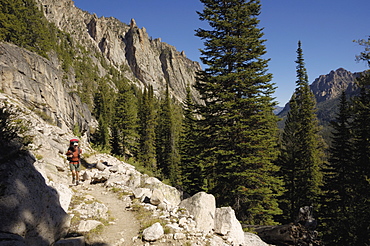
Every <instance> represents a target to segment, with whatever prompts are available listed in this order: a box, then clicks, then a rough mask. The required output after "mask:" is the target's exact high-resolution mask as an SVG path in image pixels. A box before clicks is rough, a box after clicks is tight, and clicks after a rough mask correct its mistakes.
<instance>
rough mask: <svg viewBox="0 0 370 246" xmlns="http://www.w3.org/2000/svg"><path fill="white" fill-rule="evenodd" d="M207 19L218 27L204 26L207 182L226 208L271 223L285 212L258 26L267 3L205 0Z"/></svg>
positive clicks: (201, 84)
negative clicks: (280, 199)
mask: <svg viewBox="0 0 370 246" xmlns="http://www.w3.org/2000/svg"><path fill="white" fill-rule="evenodd" d="M201 2H202V3H203V4H204V10H203V12H202V13H198V14H199V16H200V20H202V21H207V22H208V24H209V26H210V27H212V30H205V29H198V30H197V32H196V35H197V36H198V37H200V38H202V39H204V40H205V42H204V44H205V49H203V50H201V53H202V57H201V60H202V62H203V63H204V64H205V65H206V67H207V68H206V69H205V70H204V71H202V72H200V73H199V75H198V78H197V82H196V85H195V86H196V88H197V90H198V91H199V92H200V95H201V98H202V99H203V100H204V102H205V105H204V106H202V105H200V106H199V113H200V115H201V117H202V119H201V122H203V126H202V128H203V129H204V132H203V133H202V136H203V137H204V141H203V146H202V149H203V153H204V154H203V161H204V163H207V164H208V166H207V167H206V168H207V182H208V184H207V185H208V187H209V188H210V189H211V192H212V193H213V194H214V195H215V196H216V199H217V202H218V204H219V205H220V206H227V205H229V206H232V207H233V209H234V210H235V211H236V214H237V217H238V218H239V219H240V220H243V221H245V222H246V223H254V224H263V223H272V218H273V216H274V215H275V214H278V213H280V210H279V208H278V204H277V198H276V196H277V195H279V192H280V190H281V183H280V180H279V179H278V178H277V177H276V175H275V174H276V172H277V171H278V168H277V166H275V165H274V164H273V161H274V160H275V158H276V157H277V154H278V152H277V149H276V144H277V124H276V123H277V117H276V116H275V115H274V114H273V106H274V105H275V102H273V98H272V93H273V92H274V90H275V87H274V84H273V83H272V82H271V74H269V73H267V63H268V60H266V59H263V58H262V56H263V55H265V53H266V52H265V46H264V44H263V43H264V42H265V40H263V39H261V38H262V36H263V33H262V32H261V29H260V28H259V27H258V24H259V20H258V19H257V17H258V15H259V14H260V9H261V5H260V1H241V0H227V1H224V0H222V1H220V0H201Z"/></svg>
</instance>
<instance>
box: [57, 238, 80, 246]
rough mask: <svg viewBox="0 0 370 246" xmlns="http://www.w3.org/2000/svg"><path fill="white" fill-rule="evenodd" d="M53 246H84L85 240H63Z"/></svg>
mask: <svg viewBox="0 0 370 246" xmlns="http://www.w3.org/2000/svg"><path fill="white" fill-rule="evenodd" d="M54 246H85V238H84V237H83V236H80V237H72V238H65V239H62V240H59V241H57V242H56V243H55V244H54Z"/></svg>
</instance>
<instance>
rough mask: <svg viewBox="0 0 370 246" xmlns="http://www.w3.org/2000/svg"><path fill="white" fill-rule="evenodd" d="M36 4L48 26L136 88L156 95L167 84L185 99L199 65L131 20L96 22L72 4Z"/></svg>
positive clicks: (62, 0) (57, 0)
mask: <svg viewBox="0 0 370 246" xmlns="http://www.w3.org/2000/svg"><path fill="white" fill-rule="evenodd" d="M36 2H38V3H39V5H40V7H42V9H43V12H44V14H45V16H46V18H47V19H48V20H49V21H50V22H52V23H54V24H55V25H56V26H57V27H58V28H60V29H61V30H63V31H65V32H67V33H69V34H70V35H71V36H72V37H73V39H74V40H76V41H77V42H79V43H80V44H82V45H83V46H85V47H86V48H87V49H88V50H90V51H94V52H98V53H99V54H102V55H103V56H104V57H105V58H106V59H107V61H108V62H109V63H110V64H112V65H114V66H115V67H117V68H119V70H121V71H124V72H125V76H126V77H127V78H128V79H130V80H131V81H133V82H135V81H138V84H137V85H138V86H139V87H144V86H148V85H152V86H153V88H154V92H157V93H159V92H161V91H164V90H165V88H166V84H167V83H168V85H169V88H170V90H171V92H172V94H173V95H174V96H175V97H176V98H177V99H179V100H180V101H182V100H183V99H185V96H186V86H187V84H189V83H190V84H192V83H194V81H195V72H196V71H198V70H200V65H199V63H197V62H194V61H191V60H189V59H188V58H186V57H185V55H184V52H179V51H177V50H176V48H175V47H173V46H171V45H169V44H166V43H164V42H161V40H160V39H159V38H158V39H154V40H153V39H152V38H151V37H149V35H148V33H147V32H146V29H145V28H144V27H143V28H139V27H138V26H137V25H136V22H135V20H133V19H132V20H131V22H130V24H129V25H128V24H124V23H122V22H120V21H119V20H117V19H115V18H113V17H109V18H106V17H101V18H98V17H97V16H96V15H95V14H90V13H88V12H86V11H83V10H81V9H79V8H77V7H75V6H74V3H73V1H72V0H36ZM101 72H102V73H104V71H101Z"/></svg>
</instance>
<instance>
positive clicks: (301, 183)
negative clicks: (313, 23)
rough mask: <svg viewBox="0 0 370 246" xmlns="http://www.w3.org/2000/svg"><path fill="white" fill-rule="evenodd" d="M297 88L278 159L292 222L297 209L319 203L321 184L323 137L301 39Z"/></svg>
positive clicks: (285, 203)
mask: <svg viewBox="0 0 370 246" xmlns="http://www.w3.org/2000/svg"><path fill="white" fill-rule="evenodd" d="M296 63H297V81H296V85H297V87H296V90H295V92H294V95H293V96H292V98H291V100H290V101H289V104H290V107H291V110H290V112H289V113H288V115H287V120H286V124H285V127H284V133H283V138H282V151H281V152H282V154H281V158H280V160H279V162H280V165H281V173H282V175H283V178H284V182H285V189H286V193H285V195H284V196H283V200H284V202H283V207H284V208H283V209H284V215H286V216H285V219H286V220H287V221H289V222H291V221H294V220H295V218H296V216H297V214H298V211H299V208H300V207H303V206H310V205H316V208H317V206H318V204H319V197H320V194H321V190H320V186H321V185H322V172H321V168H322V165H323V158H324V152H323V147H324V145H323V140H322V139H321V137H320V135H319V130H320V128H319V125H318V120H317V116H316V109H315V106H316V102H315V98H314V95H313V93H312V92H311V90H310V87H309V84H308V76H307V72H306V68H305V63H304V59H303V52H302V48H301V42H300V41H299V42H298V49H297V60H296ZM287 221H286V222H287Z"/></svg>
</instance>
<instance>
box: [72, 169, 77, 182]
mask: <svg viewBox="0 0 370 246" xmlns="http://www.w3.org/2000/svg"><path fill="white" fill-rule="evenodd" d="M76 174H77V172H76V171H75V170H72V183H74V182H75V180H76Z"/></svg>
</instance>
